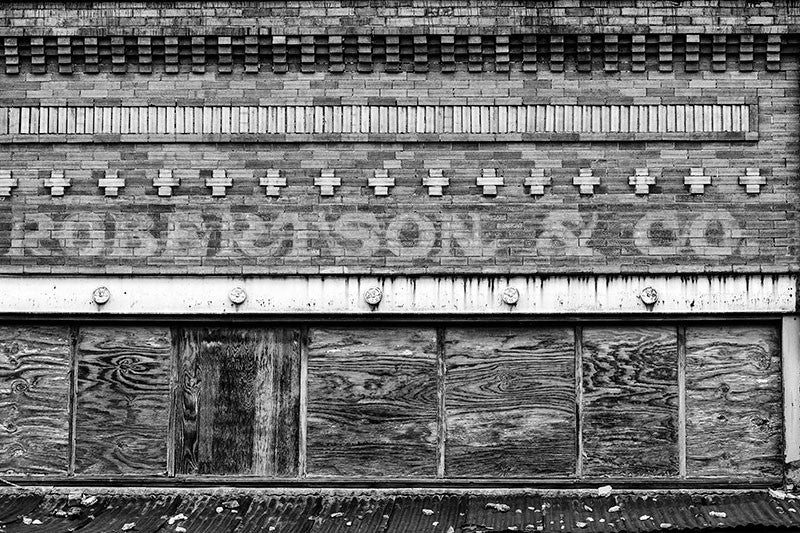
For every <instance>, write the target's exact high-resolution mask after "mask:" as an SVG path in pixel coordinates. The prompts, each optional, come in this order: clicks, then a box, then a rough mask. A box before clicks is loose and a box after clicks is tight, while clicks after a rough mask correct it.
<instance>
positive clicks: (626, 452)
mask: <svg viewBox="0 0 800 533" xmlns="http://www.w3.org/2000/svg"><path fill="white" fill-rule="evenodd" d="M677 357H678V355H677V339H676V333H675V328H674V327H668V326H663V327H657V326H648V327H624V326H614V327H585V328H584V330H583V387H584V393H583V399H584V405H583V421H582V424H583V440H584V454H585V456H584V463H583V468H584V475H586V476H614V477H624V476H673V475H677V474H678V470H679V468H678V434H677V433H678V431H677V429H678V398H677V395H678V375H677V374H678V361H677Z"/></svg>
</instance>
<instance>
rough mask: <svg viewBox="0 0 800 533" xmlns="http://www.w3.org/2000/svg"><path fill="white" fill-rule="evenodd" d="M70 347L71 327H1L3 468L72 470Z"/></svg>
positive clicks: (0, 462) (18, 471)
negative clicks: (70, 444)
mask: <svg viewBox="0 0 800 533" xmlns="http://www.w3.org/2000/svg"><path fill="white" fill-rule="evenodd" d="M70 353H71V340H70V334H69V328H65V327H57V326H41V327H39V326H35V327H32V326H18V327H13V326H10V327H0V473H7V474H12V473H13V474H56V473H61V474H63V473H65V472H66V471H67V467H68V463H69V459H68V448H69V395H70V385H69V377H70V367H71V363H70V360H71V356H70Z"/></svg>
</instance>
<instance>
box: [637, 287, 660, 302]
mask: <svg viewBox="0 0 800 533" xmlns="http://www.w3.org/2000/svg"><path fill="white" fill-rule="evenodd" d="M639 298H640V299H641V300H642V303H643V304H644V305H655V304H656V303H658V291H657V290H655V289H654V288H653V287H645V288H644V289H643V290H642V294H640V295H639Z"/></svg>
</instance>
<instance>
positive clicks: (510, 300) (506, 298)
mask: <svg viewBox="0 0 800 533" xmlns="http://www.w3.org/2000/svg"><path fill="white" fill-rule="evenodd" d="M518 301H519V291H518V290H517V289H515V288H514V287H506V288H505V289H504V290H503V302H504V303H506V304H508V305H516V304H517V302H518Z"/></svg>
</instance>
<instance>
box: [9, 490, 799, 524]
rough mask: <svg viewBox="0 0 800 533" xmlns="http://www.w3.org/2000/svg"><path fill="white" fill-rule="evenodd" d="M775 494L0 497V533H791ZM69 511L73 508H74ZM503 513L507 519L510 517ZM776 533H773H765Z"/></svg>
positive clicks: (791, 506)
mask: <svg viewBox="0 0 800 533" xmlns="http://www.w3.org/2000/svg"><path fill="white" fill-rule="evenodd" d="M795 499H796V497H795V496H794V495H792V494H789V493H786V492H784V491H769V492H767V491H748V492H727V493H706V494H701V493H687V492H678V493H671V492H664V493H659V494H640V493H622V492H619V491H615V492H614V495H613V496H611V495H609V496H598V495H597V492H596V491H592V492H582V493H580V492H576V493H552V494H551V493H546V494H545V493H518V494H517V493H503V494H502V495H498V494H491V495H487V494H482V493H472V494H468V493H457V494H394V493H381V492H377V491H376V492H370V493H355V492H354V493H352V494H342V493H340V492H339V493H326V492H325V491H318V492H317V493H313V494H301V493H297V492H293V493H291V494H265V493H263V492H258V491H250V492H244V493H242V494H236V497H235V498H232V497H231V493H230V492H228V493H225V494H220V493H203V492H201V491H199V490H198V491H197V492H193V491H186V490H175V491H169V490H159V491H154V492H152V493H149V492H142V491H141V490H140V491H137V492H135V493H125V492H124V491H121V492H120V491H116V492H115V491H106V492H103V491H101V490H98V491H97V493H96V494H88V495H80V497H75V495H74V494H65V493H59V492H57V491H50V492H34V491H25V490H12V491H7V492H0V532H2V533H11V532H34V531H35V532H37V533H38V532H46V533H59V532H64V533H66V532H71V531H74V532H77V533H110V532H116V531H131V532H136V533H140V532H141V533H172V532H175V533H186V532H192V533H224V532H235V533H256V532H261V531H279V532H298V533H299V532H309V533H313V532H334V531H335V532H348V533H351V532H352V533H422V532H426V531H430V532H431V533H498V532H512V531H544V532H547V531H553V532H571V531H580V532H595V531H597V532H600V531H629V532H637V533H645V532H651V531H709V532H710V531H719V530H720V529H729V528H734V527H754V526H759V530H762V529H765V528H778V529H777V530H780V528H793V529H795V530H796V529H797V528H800V516H798V515H800V513H798V512H797V508H796V507H797V503H798V502H796V501H795ZM76 504H77V505H76ZM512 510H513V512H512ZM775 530H776V529H773V531H775Z"/></svg>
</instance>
